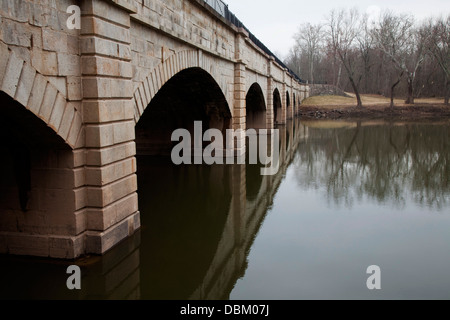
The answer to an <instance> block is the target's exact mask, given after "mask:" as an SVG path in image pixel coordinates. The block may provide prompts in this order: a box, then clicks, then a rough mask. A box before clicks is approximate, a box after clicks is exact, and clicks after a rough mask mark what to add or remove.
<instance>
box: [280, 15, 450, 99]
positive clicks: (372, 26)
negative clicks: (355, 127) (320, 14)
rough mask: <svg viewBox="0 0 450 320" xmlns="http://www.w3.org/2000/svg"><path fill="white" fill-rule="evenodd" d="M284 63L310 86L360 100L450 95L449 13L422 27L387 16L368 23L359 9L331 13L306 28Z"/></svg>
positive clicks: (407, 19) (408, 19) (406, 17)
mask: <svg viewBox="0 0 450 320" xmlns="http://www.w3.org/2000/svg"><path fill="white" fill-rule="evenodd" d="M294 38H295V45H294V46H293V47H292V48H291V50H290V53H289V55H288V57H287V58H286V61H285V64H286V65H287V66H288V67H289V68H291V69H292V70H293V71H294V72H296V73H297V74H299V75H301V77H302V79H304V80H306V81H308V83H311V84H312V83H315V84H331V85H334V86H337V87H339V88H341V89H343V90H345V91H352V92H354V93H355V95H356V99H357V105H358V106H359V107H361V106H362V101H361V96H360V95H361V94H379V95H383V96H387V97H390V98H391V107H393V106H394V98H395V97H406V99H405V103H407V104H414V98H416V97H444V103H445V104H446V105H448V104H449V96H450V50H449V47H450V14H448V15H447V16H446V17H438V18H429V19H427V20H425V21H421V22H418V21H416V20H415V18H414V17H413V16H411V15H407V14H396V13H393V12H391V11H384V12H383V13H381V14H380V16H379V18H378V19H370V18H369V16H368V15H367V14H361V13H360V12H358V11H357V10H356V9H339V10H337V9H333V10H331V11H330V13H329V14H328V15H327V17H326V20H325V21H324V22H323V23H318V24H311V23H304V24H302V25H301V26H300V28H299V30H298V32H297V33H296V34H295V36H294Z"/></svg>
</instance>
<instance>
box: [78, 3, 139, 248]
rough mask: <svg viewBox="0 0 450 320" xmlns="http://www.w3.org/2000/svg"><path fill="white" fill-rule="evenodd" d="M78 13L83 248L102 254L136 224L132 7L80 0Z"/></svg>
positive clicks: (129, 232)
mask: <svg viewBox="0 0 450 320" xmlns="http://www.w3.org/2000/svg"><path fill="white" fill-rule="evenodd" d="M82 12H83V16H82V20H81V26H82V28H81V35H80V36H81V44H80V47H81V60H82V85H83V116H84V122H85V125H86V168H85V170H86V193H87V199H86V220H87V226H86V227H87V231H86V251H87V252H90V253H96V254H102V253H104V252H105V251H107V250H108V249H110V248H111V247H113V246H114V245H116V244H117V243H119V242H120V241H122V240H123V239H125V238H127V237H128V236H130V235H131V234H133V233H134V232H135V230H137V229H138V228H139V227H140V219H139V211H138V197H137V192H136V191H137V177H136V159H135V154H136V148H135V142H134V140H135V130H134V127H135V123H134V106H133V102H132V99H133V86H132V81H131V78H132V65H131V48H130V46H131V37H130V11H128V10H127V8H124V7H119V6H117V5H116V4H115V3H113V2H109V1H97V0H83V2H82ZM100 17H102V18H100Z"/></svg>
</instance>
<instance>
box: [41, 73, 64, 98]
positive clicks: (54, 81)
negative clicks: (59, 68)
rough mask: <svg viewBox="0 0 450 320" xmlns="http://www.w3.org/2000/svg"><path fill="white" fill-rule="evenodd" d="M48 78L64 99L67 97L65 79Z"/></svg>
mask: <svg viewBox="0 0 450 320" xmlns="http://www.w3.org/2000/svg"><path fill="white" fill-rule="evenodd" d="M46 78H47V80H48V82H50V83H51V84H52V85H53V86H54V87H55V88H56V89H57V90H58V91H59V92H60V93H61V94H62V95H63V96H64V97H65V96H66V95H67V87H66V79H65V77H53V76H47V77H46Z"/></svg>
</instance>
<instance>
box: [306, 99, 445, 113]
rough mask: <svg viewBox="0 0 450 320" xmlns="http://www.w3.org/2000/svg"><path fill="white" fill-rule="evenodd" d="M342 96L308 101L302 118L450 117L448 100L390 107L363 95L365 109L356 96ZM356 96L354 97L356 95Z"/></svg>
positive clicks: (400, 102)
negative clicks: (357, 102) (445, 101)
mask: <svg viewBox="0 0 450 320" xmlns="http://www.w3.org/2000/svg"><path fill="white" fill-rule="evenodd" d="M348 95H349V97H342V96H331V95H330V96H314V97H310V98H307V99H305V100H304V101H303V102H302V105H301V107H300V116H302V117H303V118H309V119H323V118H325V119H340V118H392V117H395V118H404V119H406V118H433V119H434V118H441V119H442V118H450V107H448V106H445V105H444V99H442V98H441V99H438V98H426V99H424V98H419V99H415V104H413V105H408V104H405V102H404V100H402V99H395V100H394V104H395V106H394V108H390V107H389V105H390V99H389V98H386V97H383V96H379V95H361V100H362V103H363V107H362V108H357V107H356V99H355V98H354V97H352V94H348ZM353 96H354V95H353Z"/></svg>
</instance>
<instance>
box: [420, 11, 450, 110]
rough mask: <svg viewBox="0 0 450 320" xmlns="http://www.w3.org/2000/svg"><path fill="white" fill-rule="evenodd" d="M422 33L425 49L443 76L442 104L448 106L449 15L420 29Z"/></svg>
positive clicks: (449, 61)
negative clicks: (425, 39) (434, 60)
mask: <svg viewBox="0 0 450 320" xmlns="http://www.w3.org/2000/svg"><path fill="white" fill-rule="evenodd" d="M421 30H422V33H423V34H424V35H427V34H428V38H427V42H426V48H427V50H428V51H429V52H430V53H431V54H432V56H433V57H434V58H435V59H436V61H437V63H438V64H439V66H440V67H441V69H442V71H443V72H444V76H445V83H444V91H445V92H444V102H445V105H447V106H448V105H449V96H450V15H448V16H447V18H446V19H443V18H440V19H438V20H436V21H435V22H433V21H432V20H430V21H429V22H428V24H426V25H424V26H423V27H422V29H421Z"/></svg>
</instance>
